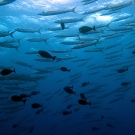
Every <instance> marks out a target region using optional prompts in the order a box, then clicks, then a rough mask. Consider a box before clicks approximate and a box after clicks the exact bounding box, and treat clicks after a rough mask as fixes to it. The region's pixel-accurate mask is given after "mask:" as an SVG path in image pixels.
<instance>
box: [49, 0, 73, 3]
mask: <svg viewBox="0 0 135 135" xmlns="http://www.w3.org/2000/svg"><path fill="white" fill-rule="evenodd" d="M69 1H70V0H49V2H50V3H52V4H55V3H63V4H65V3H68V2H69Z"/></svg>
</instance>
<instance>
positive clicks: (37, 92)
mask: <svg viewBox="0 0 135 135" xmlns="http://www.w3.org/2000/svg"><path fill="white" fill-rule="evenodd" d="M39 93H40V91H32V92H31V95H37V94H39Z"/></svg>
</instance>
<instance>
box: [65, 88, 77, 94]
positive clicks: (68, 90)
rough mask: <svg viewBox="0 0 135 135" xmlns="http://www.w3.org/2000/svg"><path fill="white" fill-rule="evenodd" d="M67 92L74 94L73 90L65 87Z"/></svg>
mask: <svg viewBox="0 0 135 135" xmlns="http://www.w3.org/2000/svg"><path fill="white" fill-rule="evenodd" d="M65 91H66V92H67V93H68V94H74V95H75V93H76V92H74V91H73V90H72V89H66V90H65Z"/></svg>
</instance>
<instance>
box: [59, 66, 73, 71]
mask: <svg viewBox="0 0 135 135" xmlns="http://www.w3.org/2000/svg"><path fill="white" fill-rule="evenodd" d="M60 70H61V71H63V72H66V71H68V72H70V70H71V69H67V68H66V67H61V68H60Z"/></svg>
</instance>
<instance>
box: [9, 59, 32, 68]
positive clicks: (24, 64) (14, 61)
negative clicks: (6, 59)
mask: <svg viewBox="0 0 135 135" xmlns="http://www.w3.org/2000/svg"><path fill="white" fill-rule="evenodd" d="M11 61H12V62H13V63H16V64H18V65H21V66H25V67H29V68H32V66H31V65H29V64H27V63H25V62H22V61H17V60H11Z"/></svg>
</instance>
